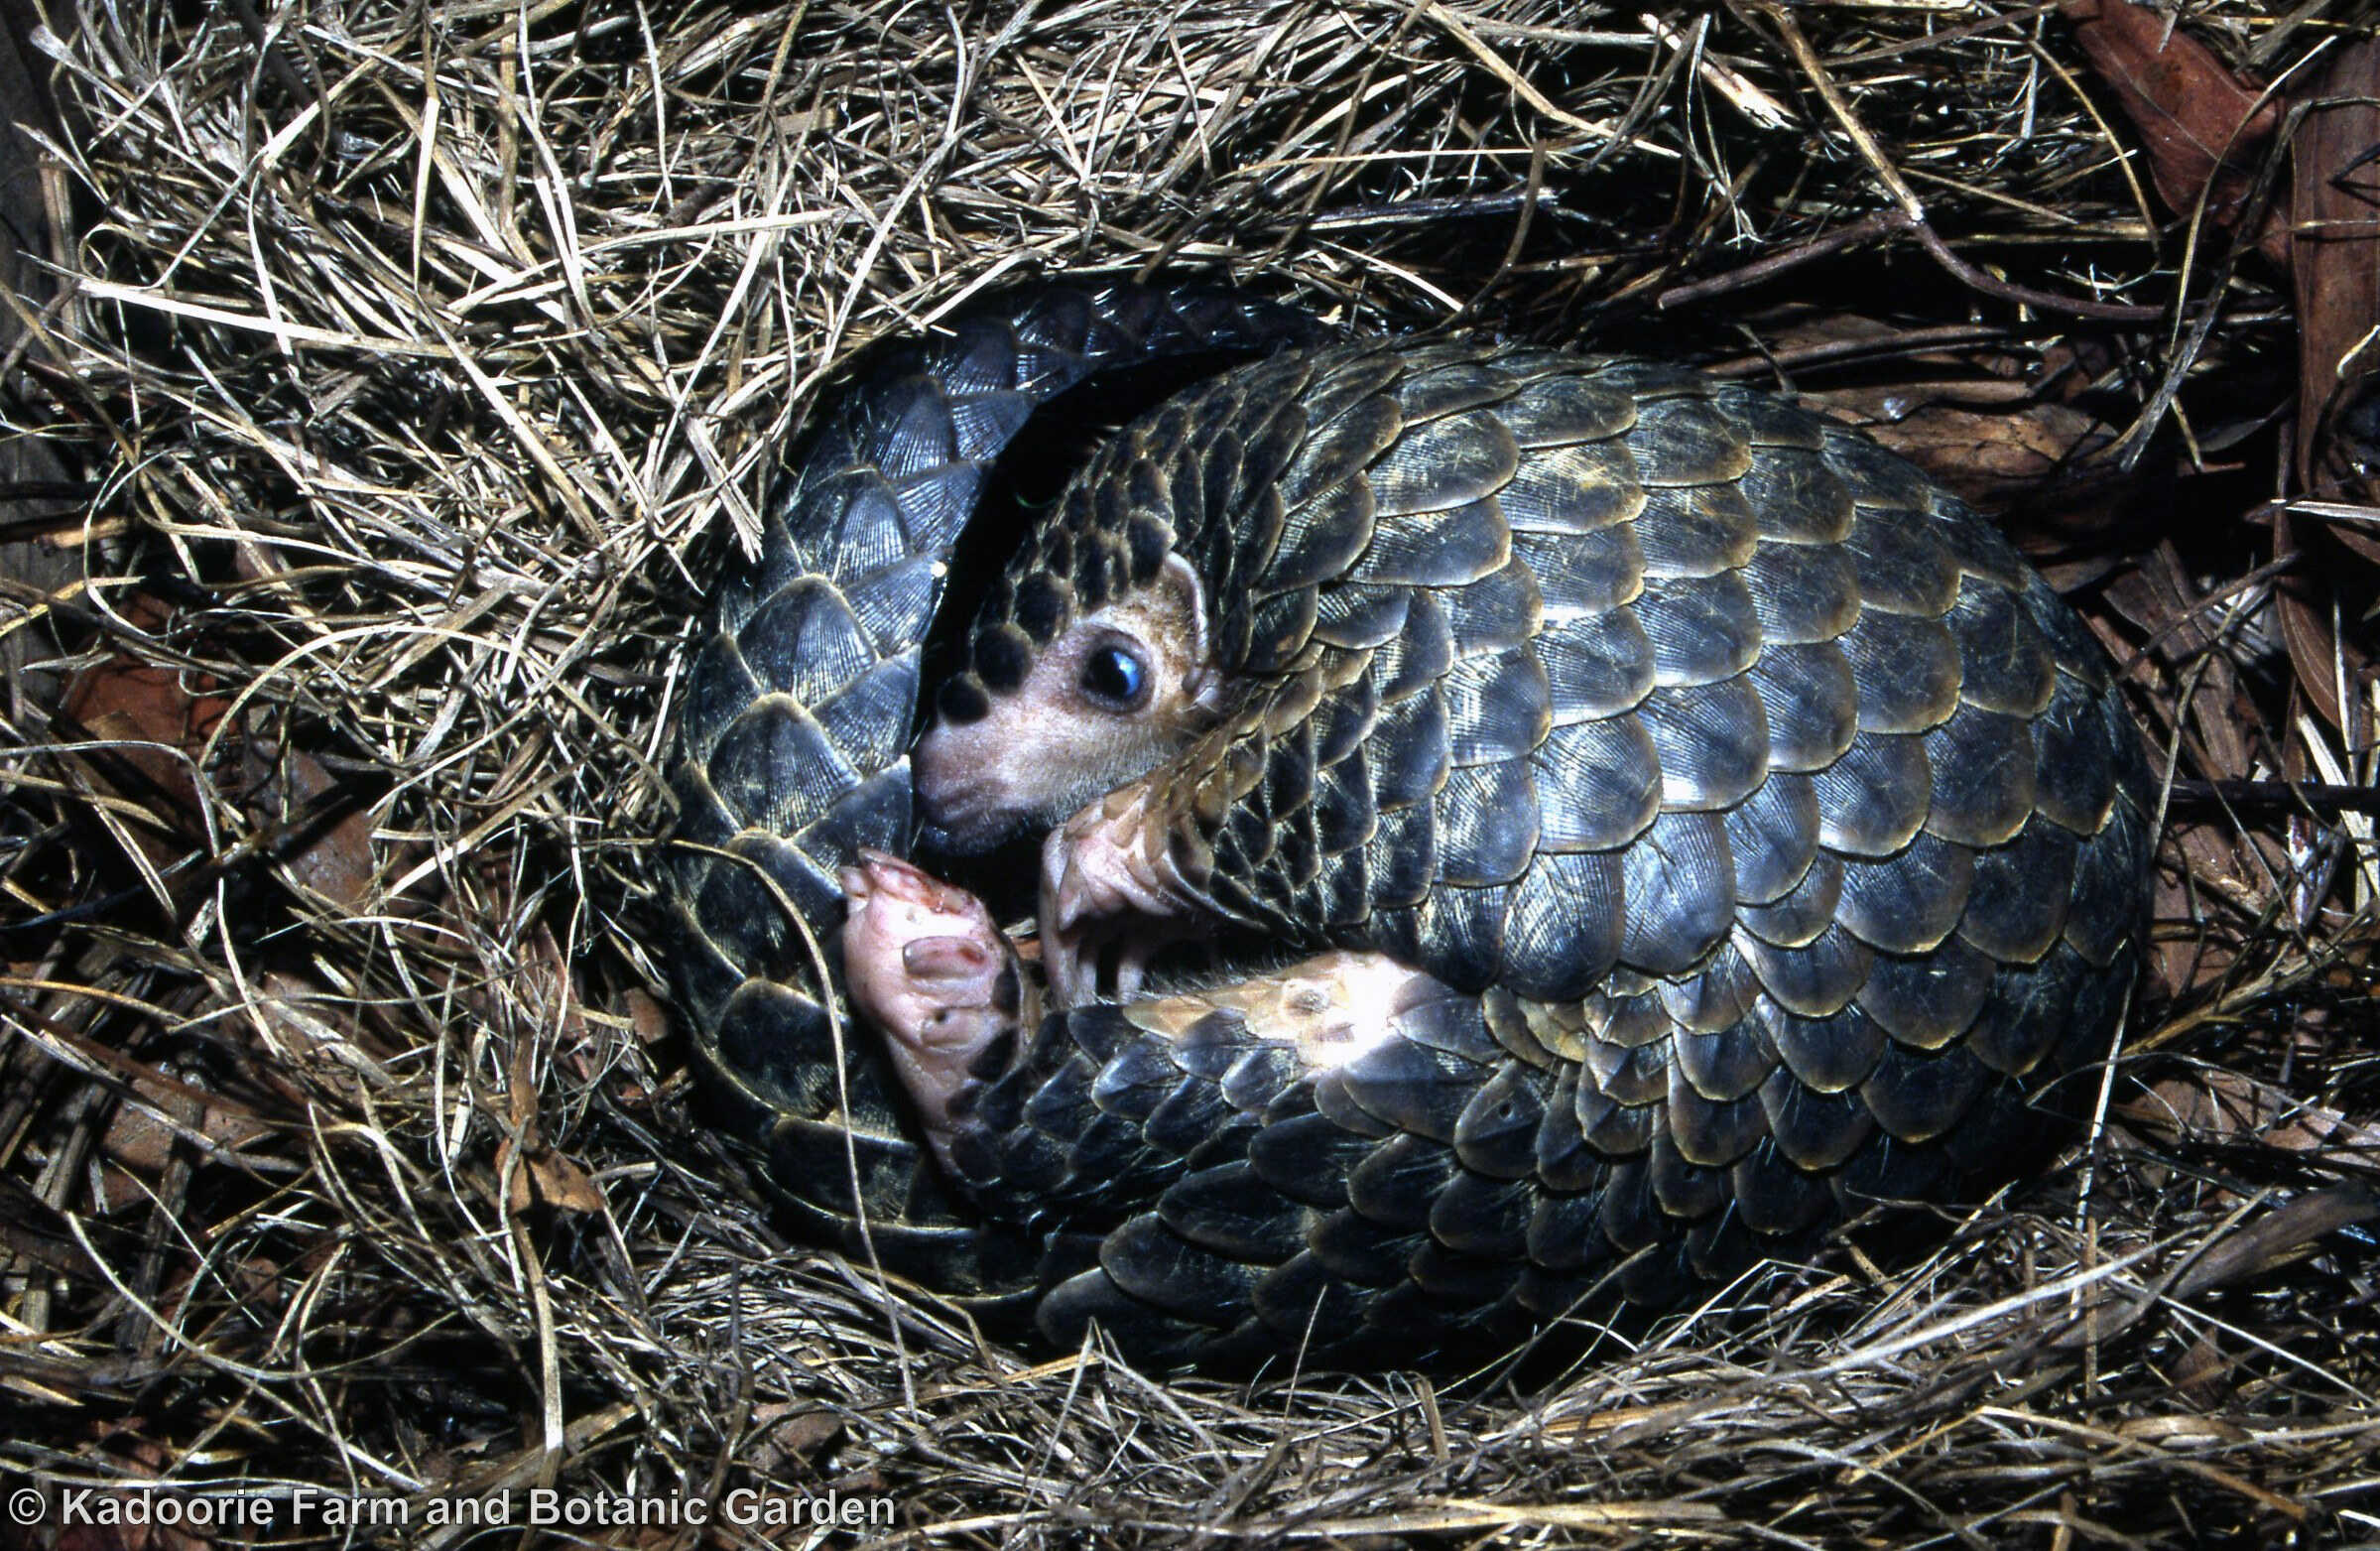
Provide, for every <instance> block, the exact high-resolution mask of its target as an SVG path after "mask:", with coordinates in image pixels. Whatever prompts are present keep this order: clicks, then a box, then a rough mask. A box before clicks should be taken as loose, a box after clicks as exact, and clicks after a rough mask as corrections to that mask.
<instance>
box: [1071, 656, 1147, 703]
mask: <svg viewBox="0 0 2380 1551" xmlns="http://www.w3.org/2000/svg"><path fill="white" fill-rule="evenodd" d="M1080 682H1081V685H1082V693H1083V694H1084V695H1086V696H1088V697H1089V698H1090V699H1091V700H1092V701H1094V702H1096V703H1097V704H1099V705H1101V706H1104V707H1106V708H1107V709H1109V710H1110V711H1138V710H1139V709H1140V705H1141V702H1143V701H1145V700H1147V699H1148V698H1149V665H1148V664H1146V663H1144V662H1142V661H1141V660H1140V658H1139V657H1137V656H1135V655H1134V654H1133V653H1132V652H1131V651H1129V650H1127V649H1126V648H1124V647H1121V646H1102V647H1100V648H1099V649H1098V650H1096V651H1094V652H1092V653H1091V654H1090V655H1089V656H1088V657H1085V658H1084V659H1082V678H1081V681H1080Z"/></svg>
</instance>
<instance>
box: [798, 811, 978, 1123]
mask: <svg viewBox="0 0 2380 1551" xmlns="http://www.w3.org/2000/svg"><path fill="white" fill-rule="evenodd" d="M841 877H842V885H843V893H844V895H845V897H846V899H847V902H848V905H849V914H848V915H847V916H846V918H845V919H844V922H843V974H844V977H845V980H846V982H847V983H848V984H849V986H850V990H851V1005H852V1007H853V1009H854V1010H856V1011H857V1012H858V1014H859V1015H860V1016H861V1017H863V1018H865V1019H866V1020H867V1021H868V1022H869V1023H871V1024H873V1025H874V1026H875V1027H876V1028H877V1029H878V1030H879V1031H880V1032H881V1033H882V1034H883V1035H884V1036H885V1043H886V1046H887V1048H888V1049H889V1050H890V1051H891V1053H892V1057H893V1065H894V1067H895V1068H896V1069H897V1070H898V1071H899V1073H900V1075H901V1081H902V1084H903V1086H905V1087H906V1088H907V1089H908V1090H909V1095H910V1098H911V1099H914V1100H915V1101H916V1103H917V1106H918V1113H919V1117H920V1118H921V1119H922V1120H923V1121H924V1122H925V1130H926V1139H927V1141H928V1142H929V1143H930V1144H931V1145H932V1146H933V1148H934V1151H935V1155H936V1156H937V1157H938V1158H939V1159H940V1160H941V1162H942V1165H943V1167H945V1168H947V1167H949V1166H950V1156H949V1144H950V1138H951V1137H952V1136H953V1135H954V1134H956V1132H957V1131H958V1130H959V1129H960V1128H961V1126H962V1125H963V1123H964V1122H963V1121H961V1120H960V1119H959V1118H958V1117H956V1116H955V1115H953V1114H952V1113H951V1108H950V1105H951V1101H952V1100H953V1099H956V1098H957V1097H958V1095H959V1093H960V1091H961V1090H962V1089H964V1088H965V1087H966V1086H967V1084H968V1083H969V1082H970V1081H972V1079H971V1077H970V1075H969V1068H970V1066H971V1065H972V1063H973V1062H974V1060H975V1058H976V1057H977V1056H978V1055H980V1054H981V1053H982V1052H983V1050H984V1049H985V1048H986V1047H987V1046H989V1045H990V1044H991V1042H992V1041H993V1040H995V1039H997V1038H999V1037H1000V1036H1001V1035H1002V1034H1004V1033H1007V1032H1008V1031H1010V1030H1012V1029H1014V1028H1015V1027H1016V1026H1017V1015H1016V1011H1015V1008H1014V1005H1013V1002H1012V1003H1011V1005H1010V1006H1009V1007H1008V1008H1007V1009H1005V1010H1004V1009H1003V1008H1002V1006H1001V1000H1002V998H1001V996H1000V989H1001V982H1002V980H1003V978H1004V977H1006V976H1008V975H1010V974H1011V973H1012V970H1013V964H1014V956H1013V954H1012V953H1011V951H1010V949H1009V945H1008V939H1007V938H1006V937H1004V936H1003V935H1001V932H1000V928H999V926H998V924H997V923H995V922H994V921H993V920H992V918H991V913H990V912H989V911H987V910H985V909H984V908H983V902H982V901H981V900H979V899H977V898H976V897H975V896H974V895H972V894H970V893H968V892H967V891H966V890H964V889H961V888H954V887H952V886H951V885H949V884H947V883H944V882H942V881H940V880H939V879H938V878H936V877H934V876H932V875H931V874H929V873H927V872H924V871H922V870H920V869H919V868H917V867H914V866H912V865H910V864H909V863H908V862H906V861H903V860H902V859H901V858H900V857H898V856H892V855H888V854H886V853H885V852H883V851H879V850H862V851H861V852H860V853H859V862H858V864H857V865H856V866H849V867H845V868H843V869H842V874H841Z"/></svg>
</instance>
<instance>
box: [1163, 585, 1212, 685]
mask: <svg viewBox="0 0 2380 1551" xmlns="http://www.w3.org/2000/svg"><path fill="white" fill-rule="evenodd" d="M1149 586H1150V588H1151V589H1152V590H1153V591H1155V592H1156V593H1157V594H1158V595H1159V596H1160V597H1162V598H1164V599H1165V600H1166V612H1167V613H1169V614H1171V615H1172V616H1173V617H1174V618H1176V619H1178V620H1180V621H1181V622H1182V635H1181V637H1180V639H1181V641H1182V644H1183V646H1184V648H1185V652H1184V657H1183V670H1182V676H1183V680H1184V682H1185V683H1189V684H1196V683H1198V682H1199V681H1200V680H1213V679H1215V678H1216V677H1218V676H1217V675H1216V673H1215V672H1214V636H1213V633H1212V632H1211V631H1209V630H1208V628H1207V624H1206V585H1205V583H1204V582H1200V581H1199V580H1198V574H1197V573H1196V572H1195V571H1192V570H1191V569H1190V562H1189V561H1187V560H1185V559H1183V558H1182V556H1181V554H1180V553H1179V552H1177V553H1175V554H1171V555H1168V556H1167V557H1166V561H1165V564H1164V565H1163V566H1160V567H1159V568H1158V569H1157V575H1156V576H1155V577H1153V578H1151V579H1150V581H1149Z"/></svg>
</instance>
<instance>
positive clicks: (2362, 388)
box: [2290, 39, 2380, 719]
mask: <svg viewBox="0 0 2380 1551" xmlns="http://www.w3.org/2000/svg"><path fill="white" fill-rule="evenodd" d="M2376 99H2380V43H2376V42H2374V41H2373V40H2370V39H2366V40H2364V41H2363V42H2361V43H2358V44H2353V45H2351V46H2349V47H2347V48H2345V49H2342V50H2340V51H2339V52H2338V53H2337V54H2336V55H2335V56H2333V57H2332V59H2331V62H2330V67H2329V68H2328V69H2327V70H2325V71H2323V72H2322V74H2321V75H2320V77H2319V78H2318V79H2317V81H2316V82H2315V84H2314V85H2313V86H2311V87H2310V88H2309V89H2308V90H2307V91H2306V92H2305V93H2304V94H2303V97H2302V98H2301V100H2303V101H2305V102H2306V103H2307V107H2306V111H2305V117H2304V119H2303V121H2302V122H2301V123H2300V125H2299V128H2298V135H2297V141H2296V144H2295V145H2294V146H2293V147H2292V150H2293V152H2294V153H2295V157H2296V164H2295V168H2294V172H2295V177H2296V181H2295V185H2294V189H2293V203H2292V206H2291V215H2292V220H2291V223H2290V236H2291V269H2292V272H2293V274H2294V276H2295V279H2296V281H2297V294H2298V406H2299V409H2298V482H2299V485H2300V487H2301V488H2302V489H2304V490H2306V491H2307V492H2309V493H2311V494H2322V493H2325V492H2340V491H2350V492H2351V491H2353V489H2354V486H2355V485H2356V484H2358V483H2361V484H2363V485H2364V488H2365V489H2367V490H2368V489H2370V488H2371V486H2370V484H2369V483H2368V476H2367V477H2366V478H2362V479H2359V478H2358V475H2357V465H2358V464H2359V463H2365V464H2366V466H2368V462H2367V460H2368V459H2369V458H2370V457H2371V455H2372V452H2373V451H2374V450H2373V449H2372V448H2371V447H2370V446H2369V445H2368V444H2369V441H2370V440H2371V439H2372V437H2373V436H2374V434H2375V432H2380V426H2374V425H2369V424H2366V422H2367V421H2369V420H2370V419H2371V411H2372V409H2373V405H2372V404H2371V403H2370V399H2371V396H2372V395H2373V394H2374V393H2375V392H2380V381H2375V374H2380V342H2376V341H2375V338H2374V333H2373V330H2374V329H2375V327H2380V159H2376V158H2375V154H2374V153H2375V152H2376V151H2380V100H2376ZM2333 719H2335V718H2333Z"/></svg>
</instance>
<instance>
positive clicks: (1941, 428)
mask: <svg viewBox="0 0 2380 1551" xmlns="http://www.w3.org/2000/svg"><path fill="white" fill-rule="evenodd" d="M1975 386H1978V387H1980V386H1985V385H1982V384H1978V385H1975ZM1988 386H1991V387H1998V388H2007V389H2013V390H2016V391H2017V392H2019V393H2021V392H2023V391H2024V389H2023V385H2022V384H2019V383H2014V382H2005V381H2001V380H1999V379H1991V380H1990V382H1989V383H1988ZM1958 387H1959V385H1956V384H1921V385H1918V386H1916V387H1914V388H1913V387H1910V386H1907V385H1888V386H1882V387H1862V388H1843V389H1834V390H1830V391H1828V392H1825V393H1820V394H1812V395H1809V397H1810V398H1811V399H1812V400H1813V401H1814V402H1816V403H1818V404H1822V405H1824V406H1825V407H1826V408H1828V409H1830V410H1832V411H1834V412H1835V413H1836V414H1837V415H1839V416H1840V417H1841V418H1843V419H1845V420H1848V421H1850V422H1851V423H1852V424H1854V425H1857V426H1859V427H1861V428H1862V429H1863V430H1865V431H1866V432H1867V433H1868V434H1869V435H1870V436H1872V437H1874V438H1875V439H1876V440H1877V441H1879V442H1881V443H1883V444H1884V445H1885V446H1886V447H1889V448H1891V449H1892V450H1893V451H1894V452H1898V453H1900V454H1901V455H1902V456H1903V457H1906V458H1908V459H1909V460H1910V461H1911V462H1914V463H1916V464H1917V465H1918V466H1919V467H1921V468H1923V469H1925V470H1926V472H1928V473H1930V474H1932V475H1933V476H1934V477H1935V478H1936V479H1939V480H1941V481H1942V483H1943V484H1945V485H1947V486H1948V487H1949V488H1950V489H1952V490H1953V491H1955V492H1957V494H1958V495H1959V496H1961V497H1962V498H1964V499H1966V500H1968V501H1972V502H1974V503H1975V504H1976V505H1978V506H1983V507H1999V506H2005V505H2007V504H2009V503H2010V502H2012V501H2016V500H2019V499H2022V498H2025V497H2027V496H2031V495H2034V494H2036V493H2038V492H2039V491H2040V490H2041V489H2042V487H2043V486H2044V485H2046V484H2049V483H2051V482H2052V481H2063V480H2066V479H2068V478H2070V477H2071V476H2072V474H2073V472H2074V470H2075V468H2076V467H2077V465H2078V464H2080V463H2083V462H2085V461H2087V459H2088V458H2089V455H2090V453H2091V452H2093V451H2094V450H2095V448H2096V447H2108V446H2112V445H2113V444H2114V440H2115V439H2114V436H2113V435H2112V434H2111V433H2110V432H2108V430H2107V428H2106V427H2105V426H2103V425H2102V424H2101V423H2100V422H2099V421H2097V420H2095V419H2093V418H2092V417H2091V416H2089V415H2086V414H2084V413H2082V412H2081V411H2080V410H2077V409H2071V408H2068V407H2067V405H2064V404H2052V403H2040V404H2022V405H2017V406H2015V407H2011V408H2007V409H1987V408H1977V407H1969V406H1968V405H1966V404H1962V403H1960V402H1959V401H1958V399H1959V394H1958Z"/></svg>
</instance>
